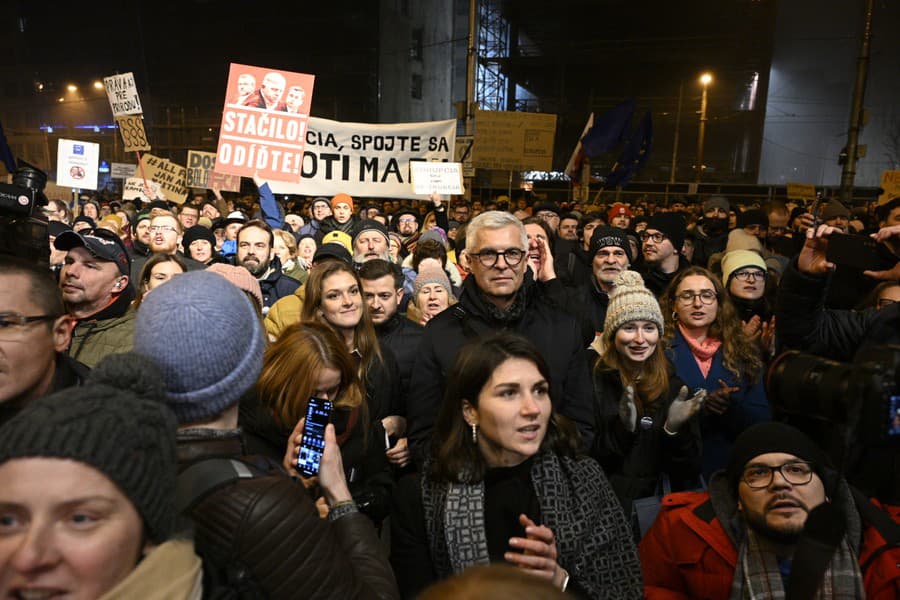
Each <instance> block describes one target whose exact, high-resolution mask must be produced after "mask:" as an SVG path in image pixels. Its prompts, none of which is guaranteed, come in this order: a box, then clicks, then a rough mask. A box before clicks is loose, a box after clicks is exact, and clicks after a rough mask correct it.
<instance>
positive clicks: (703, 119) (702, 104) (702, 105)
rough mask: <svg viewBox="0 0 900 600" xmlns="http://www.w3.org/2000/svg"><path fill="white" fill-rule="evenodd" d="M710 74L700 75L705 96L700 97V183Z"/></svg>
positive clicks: (698, 140) (697, 178) (698, 170)
mask: <svg viewBox="0 0 900 600" xmlns="http://www.w3.org/2000/svg"><path fill="white" fill-rule="evenodd" d="M712 79H713V78H712V75H711V74H710V73H703V74H702V75H700V85H702V86H703V94H702V96H700V130H699V132H698V133H697V174H696V175H695V178H694V181H696V182H697V183H700V177H701V176H702V175H703V139H704V137H705V136H706V88H708V87H709V84H710V83H711V82H712Z"/></svg>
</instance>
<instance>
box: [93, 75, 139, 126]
mask: <svg viewBox="0 0 900 600" xmlns="http://www.w3.org/2000/svg"><path fill="white" fill-rule="evenodd" d="M103 85H105V86H106V95H107V97H108V98H109V107H110V108H111V109H112V113H113V116H114V117H121V116H122V115H139V114H141V113H143V112H144V109H143V108H141V99H140V98H138V92H137V85H136V84H135V83H134V74H133V73H122V74H121V75H110V76H109V77H104V78H103Z"/></svg>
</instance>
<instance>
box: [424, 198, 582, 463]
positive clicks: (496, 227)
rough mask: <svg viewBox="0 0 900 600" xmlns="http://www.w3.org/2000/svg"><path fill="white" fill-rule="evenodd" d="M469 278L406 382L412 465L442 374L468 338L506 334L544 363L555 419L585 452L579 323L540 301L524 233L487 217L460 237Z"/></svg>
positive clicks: (436, 321)
mask: <svg viewBox="0 0 900 600" xmlns="http://www.w3.org/2000/svg"><path fill="white" fill-rule="evenodd" d="M466 240H467V243H466V252H467V254H468V256H469V257H470V259H469V265H470V271H471V274H470V276H469V277H468V278H466V280H465V282H464V283H463V291H462V295H461V297H460V299H459V303H458V304H456V305H454V306H451V307H450V308H448V309H447V310H445V311H444V312H442V313H440V314H439V315H437V316H436V317H434V318H432V319H431V321H429V322H428V325H427V326H426V327H425V332H424V335H423V337H422V343H421V344H420V345H419V352H418V356H417V357H416V362H415V367H414V369H413V375H412V380H411V382H410V398H409V402H408V405H407V417H408V419H409V438H410V440H411V443H412V445H413V451H414V454H415V455H416V456H417V458H419V459H421V458H423V457H424V456H425V455H426V454H427V452H428V444H429V442H430V439H431V430H432V428H433V426H434V422H435V419H436V417H437V412H438V409H439V408H440V404H441V401H442V398H443V396H444V387H445V385H446V382H447V379H446V378H447V373H448V372H449V370H450V367H451V365H452V364H453V361H454V359H455V358H456V354H457V352H458V351H459V349H460V348H461V347H462V346H463V345H464V344H465V343H466V342H467V341H468V340H469V339H471V338H476V337H480V336H482V335H485V334H488V333H490V332H493V331H496V330H500V329H506V330H512V331H515V332H517V333H519V334H522V335H524V336H525V337H526V338H528V339H530V340H531V341H532V342H534V343H535V345H536V346H537V347H538V349H539V350H540V351H541V352H542V354H543V355H544V358H545V359H546V360H547V364H548V366H549V368H550V374H551V397H552V398H553V401H554V402H553V403H554V408H555V410H556V411H557V412H559V413H561V414H563V415H565V416H567V417H569V418H570V419H572V420H573V421H574V422H575V424H576V425H577V426H578V429H579V430H580V432H581V435H582V437H583V440H582V443H583V446H584V447H585V448H587V447H590V445H591V443H592V441H593V437H594V417H593V409H592V398H591V393H592V392H591V381H590V371H589V368H588V363H587V350H586V343H585V342H584V340H583V335H582V329H581V326H580V324H579V323H578V321H577V320H576V319H575V318H574V317H572V316H570V315H568V314H566V313H565V312H564V311H561V310H560V309H559V308H557V307H556V306H555V305H554V303H552V302H550V301H548V300H547V298H545V297H544V294H543V291H542V289H541V287H540V286H539V285H538V284H536V283H535V282H534V280H533V279H532V277H531V275H530V271H528V269H527V261H526V260H525V254H526V252H527V249H528V241H527V237H526V234H525V228H524V226H523V225H522V223H521V221H519V220H518V219H517V218H515V217H514V216H512V215H510V214H508V213H503V212H499V211H489V212H486V213H483V214H481V215H479V216H478V217H476V218H475V219H473V220H472V221H471V222H470V223H469V226H468V229H467V235H466Z"/></svg>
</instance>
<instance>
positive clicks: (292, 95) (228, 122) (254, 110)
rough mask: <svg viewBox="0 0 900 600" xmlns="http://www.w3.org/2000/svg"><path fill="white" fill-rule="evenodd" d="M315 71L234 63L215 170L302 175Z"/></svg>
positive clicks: (287, 177) (270, 176)
mask: <svg viewBox="0 0 900 600" xmlns="http://www.w3.org/2000/svg"><path fill="white" fill-rule="evenodd" d="M314 82H315V76H314V75H309V74H307V73H293V72H291V71H278V70H274V69H266V68H263V67H251V66H248V65H240V64H237V63H232V64H231V68H230V69H229V71H228V88H227V91H226V93H225V108H224V109H223V110H222V126H221V128H220V129H219V146H218V149H217V151H216V171H217V172H219V173H224V174H229V175H240V176H243V177H253V176H256V177H259V178H260V179H262V180H264V181H288V182H292V183H297V182H299V181H300V177H301V175H300V173H301V170H302V169H301V167H302V164H303V146H304V144H305V142H306V128H307V121H308V120H309V107H310V104H311V102H312V92H313V83H314Z"/></svg>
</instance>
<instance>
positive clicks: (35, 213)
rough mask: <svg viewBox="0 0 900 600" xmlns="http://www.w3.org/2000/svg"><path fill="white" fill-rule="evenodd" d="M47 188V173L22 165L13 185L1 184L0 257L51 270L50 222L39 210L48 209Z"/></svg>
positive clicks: (15, 174)
mask: <svg viewBox="0 0 900 600" xmlns="http://www.w3.org/2000/svg"><path fill="white" fill-rule="evenodd" d="M45 185H47V175H46V173H44V172H43V171H41V170H40V169H38V168H37V167H35V166H33V165H30V164H28V163H26V162H22V161H20V162H19V168H18V169H16V171H15V173H13V182H12V183H11V184H9V183H0V254H4V255H10V256H18V257H21V258H25V259H28V260H32V261H35V262H37V263H38V264H40V265H43V266H47V267H49V264H50V246H49V238H48V237H47V220H46V218H45V217H44V214H43V213H42V212H41V210H40V209H41V207H43V206H46V205H47V197H46V196H45V195H44V186H45Z"/></svg>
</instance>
